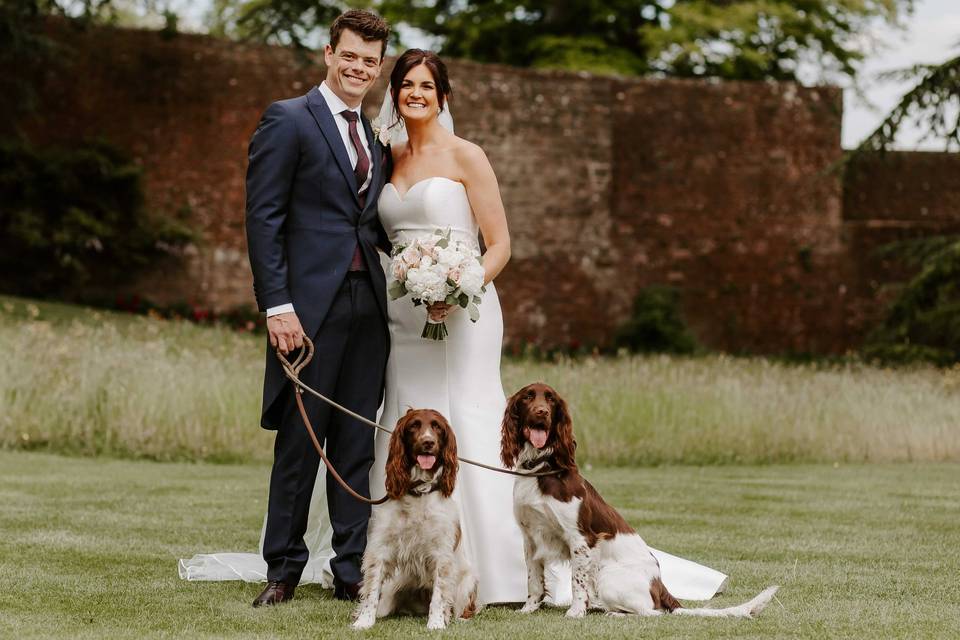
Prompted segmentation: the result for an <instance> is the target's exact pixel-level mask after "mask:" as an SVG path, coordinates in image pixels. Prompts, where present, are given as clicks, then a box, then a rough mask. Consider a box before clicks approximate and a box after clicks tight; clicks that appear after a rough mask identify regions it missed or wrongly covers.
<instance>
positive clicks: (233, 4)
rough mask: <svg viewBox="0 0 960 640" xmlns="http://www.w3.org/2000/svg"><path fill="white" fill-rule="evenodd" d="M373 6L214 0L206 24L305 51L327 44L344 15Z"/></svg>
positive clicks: (326, 0)
mask: <svg viewBox="0 0 960 640" xmlns="http://www.w3.org/2000/svg"><path fill="white" fill-rule="evenodd" d="M370 4H371V3H370V2H363V1H359V2H358V1H354V2H350V1H347V2H338V1H336V0H333V1H331V0H214V1H213V6H212V7H211V9H210V11H209V13H208V14H207V17H206V22H207V26H208V28H209V29H210V32H211V33H213V34H215V35H219V36H225V37H230V38H236V39H242V40H259V41H263V42H268V43H270V44H277V45H284V46H292V47H294V48H295V49H297V50H300V51H304V50H308V49H317V48H319V47H320V45H323V44H326V42H327V39H328V38H327V32H328V30H329V28H330V23H332V22H333V21H334V19H335V18H336V17H337V16H338V15H340V13H342V12H343V11H345V10H346V9H353V8H366V7H368V6H369V5H370Z"/></svg>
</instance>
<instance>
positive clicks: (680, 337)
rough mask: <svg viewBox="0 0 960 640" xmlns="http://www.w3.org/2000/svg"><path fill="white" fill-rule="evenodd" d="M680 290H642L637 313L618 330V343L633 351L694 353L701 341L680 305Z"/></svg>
mask: <svg viewBox="0 0 960 640" xmlns="http://www.w3.org/2000/svg"><path fill="white" fill-rule="evenodd" d="M679 302H680V292H679V291H678V290H677V289H675V288H673V287H667V286H660V285H658V286H652V287H646V288H644V289H641V290H640V293H638V294H637V297H636V298H635V299H634V301H633V314H632V315H631V317H630V319H629V320H627V321H626V322H625V323H624V324H623V326H621V327H620V328H619V329H618V330H617V334H616V336H615V337H614V346H616V347H617V348H620V349H622V348H625V349H628V350H629V351H631V352H633V353H681V354H682V353H693V352H694V351H696V350H697V342H696V340H695V339H694V338H693V336H692V335H691V334H690V331H689V329H688V328H687V324H686V322H684V320H683V316H682V315H681V313H680V309H679Z"/></svg>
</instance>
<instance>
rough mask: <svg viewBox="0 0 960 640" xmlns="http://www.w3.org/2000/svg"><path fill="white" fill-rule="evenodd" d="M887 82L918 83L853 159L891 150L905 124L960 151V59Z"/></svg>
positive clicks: (911, 71) (904, 72)
mask: <svg viewBox="0 0 960 640" xmlns="http://www.w3.org/2000/svg"><path fill="white" fill-rule="evenodd" d="M882 77H885V78H888V79H897V80H914V81H916V85H915V86H914V87H913V88H912V89H910V91H908V92H907V93H905V94H904V95H903V97H902V98H900V102H898V103H897V105H896V106H895V107H894V108H893V109H891V111H890V113H888V114H887V116H886V118H884V119H883V122H881V123H880V124H879V125H878V126H877V128H876V129H875V130H874V131H873V133H871V134H870V135H869V136H867V137H866V138H865V139H864V141H863V142H861V143H860V145H859V146H858V147H857V149H856V150H855V151H854V153H853V154H850V155H851V157H852V156H853V155H856V154H857V153H861V152H864V151H884V150H886V149H889V148H890V146H891V145H892V144H893V142H894V140H895V139H896V137H897V133H898V132H899V131H900V127H901V126H902V125H903V123H904V122H912V123H914V124H915V125H916V126H917V127H918V128H920V129H921V130H925V134H924V136H923V138H922V139H921V141H923V140H927V139H931V138H935V139H940V140H944V141H945V148H946V149H947V150H950V149H954V150H956V149H960V56H956V57H953V58H951V59H949V60H947V61H945V62H943V63H942V64H938V65H928V64H920V65H915V66H913V67H910V68H908V69H902V70H900V71H894V72H892V73H888V74H885V75H884V76H882Z"/></svg>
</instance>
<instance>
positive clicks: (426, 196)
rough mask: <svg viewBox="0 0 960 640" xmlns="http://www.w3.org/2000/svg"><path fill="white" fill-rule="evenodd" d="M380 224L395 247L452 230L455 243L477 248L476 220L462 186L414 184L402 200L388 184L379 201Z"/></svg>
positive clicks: (438, 181) (431, 181)
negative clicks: (439, 230) (461, 242)
mask: <svg viewBox="0 0 960 640" xmlns="http://www.w3.org/2000/svg"><path fill="white" fill-rule="evenodd" d="M377 204H378V208H379V212H380V222H381V223H383V228H384V229H385V230H386V232H387V237H388V238H390V242H391V243H392V244H394V245H405V244H409V243H410V241H411V240H413V239H415V238H419V237H423V236H427V235H431V234H432V233H433V232H434V231H435V230H436V229H437V228H440V229H447V228H448V227H449V228H450V232H451V233H450V236H451V238H452V239H454V240H462V241H465V242H468V243H470V244H472V245H476V244H477V233H478V231H479V229H478V226H477V220H476V218H474V216H473V210H472V209H471V208H470V200H469V199H468V198H467V189H466V187H464V186H463V183H461V182H457V181H456V180H451V179H450V178H444V177H442V176H434V177H432V178H426V179H424V180H420V181H419V182H416V183H414V184H413V186H411V187H410V189H409V190H408V191H407V192H406V193H405V194H403V195H402V196H401V195H400V193H399V192H398V191H397V188H396V187H394V186H393V184H392V183H389V182H388V183H387V184H385V185H384V187H383V191H382V192H381V193H380V200H379V201H378V203H377Z"/></svg>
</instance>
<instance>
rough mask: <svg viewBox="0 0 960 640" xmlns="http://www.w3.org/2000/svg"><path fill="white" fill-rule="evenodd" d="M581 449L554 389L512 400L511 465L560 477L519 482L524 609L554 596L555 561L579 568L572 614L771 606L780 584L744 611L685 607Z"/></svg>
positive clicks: (506, 440)
mask: <svg viewBox="0 0 960 640" xmlns="http://www.w3.org/2000/svg"><path fill="white" fill-rule="evenodd" d="M576 446H577V444H576V441H575V440H574V437H573V423H572V421H571V419H570V411H569V410H568V409H567V404H566V402H565V401H564V400H563V398H561V397H560V395H559V394H558V393H557V392H556V391H554V390H553V389H552V388H551V387H549V386H547V385H545V384H539V383H538V384H531V385H528V386H526V387H524V388H522V389H520V390H519V391H518V392H517V393H516V394H514V395H513V397H511V398H510V400H509V401H508V403H507V409H506V411H505V413H504V417H503V424H502V427H501V449H500V457H501V459H502V461H503V464H504V465H505V466H506V467H507V468H508V469H516V470H518V471H526V472H546V471H555V472H556V474H555V475H544V476H540V477H534V478H517V480H516V482H515V484H514V488H513V511H514V515H515V516H516V518H517V522H518V523H519V525H520V529H521V531H522V532H523V538H524V540H523V548H524V557H525V559H526V563H527V601H526V603H525V604H524V606H523V608H522V609H521V610H520V611H521V612H523V613H530V612H533V611H536V610H537V609H538V608H539V607H540V605H541V603H542V602H543V598H544V596H545V595H546V593H545V587H544V579H543V569H544V564H545V563H548V562H552V561H554V560H569V561H570V562H571V565H572V581H573V584H572V587H573V602H572V604H571V605H570V608H569V609H568V610H567V614H566V615H567V616H568V617H571V618H581V617H583V616H584V615H586V613H587V608H588V607H590V608H595V609H600V610H603V611H607V612H610V613H612V614H626V613H629V614H636V615H642V616H653V615H660V614H661V613H663V612H668V613H676V614H686V615H695V616H708V617H737V618H753V617H756V616H757V615H758V614H759V613H760V611H762V610H763V608H764V607H765V606H766V605H767V603H769V602H770V599H771V598H773V595H774V593H775V592H776V591H777V587H770V588H768V589H766V590H764V591H763V592H761V593H760V594H759V595H758V596H757V597H755V598H754V599H753V600H750V601H749V602H747V603H744V604H742V605H739V606H736V607H729V608H726V609H706V608H703V609H685V608H683V606H682V605H681V604H680V603H679V602H678V601H677V599H676V598H674V597H673V596H672V595H671V594H670V592H669V591H668V590H667V588H666V586H664V584H663V582H662V581H661V579H660V565H659V563H658V562H657V559H656V558H655V557H654V556H653V554H652V553H650V549H649V547H647V544H646V543H645V542H644V541H643V538H641V537H640V536H639V535H637V532H636V531H634V530H633V528H632V527H631V526H630V525H629V524H627V521H626V520H624V519H623V517H622V516H621V515H620V514H619V513H617V511H616V510H615V509H614V508H613V507H611V506H610V505H608V504H607V503H606V502H605V501H604V500H603V498H601V497H600V494H599V493H597V490H596V489H594V488H593V486H592V485H591V484H590V483H589V482H587V481H586V480H585V479H584V478H583V477H582V476H581V475H580V472H579V470H578V469H577V463H576V461H575V460H574V452H575V450H576Z"/></svg>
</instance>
